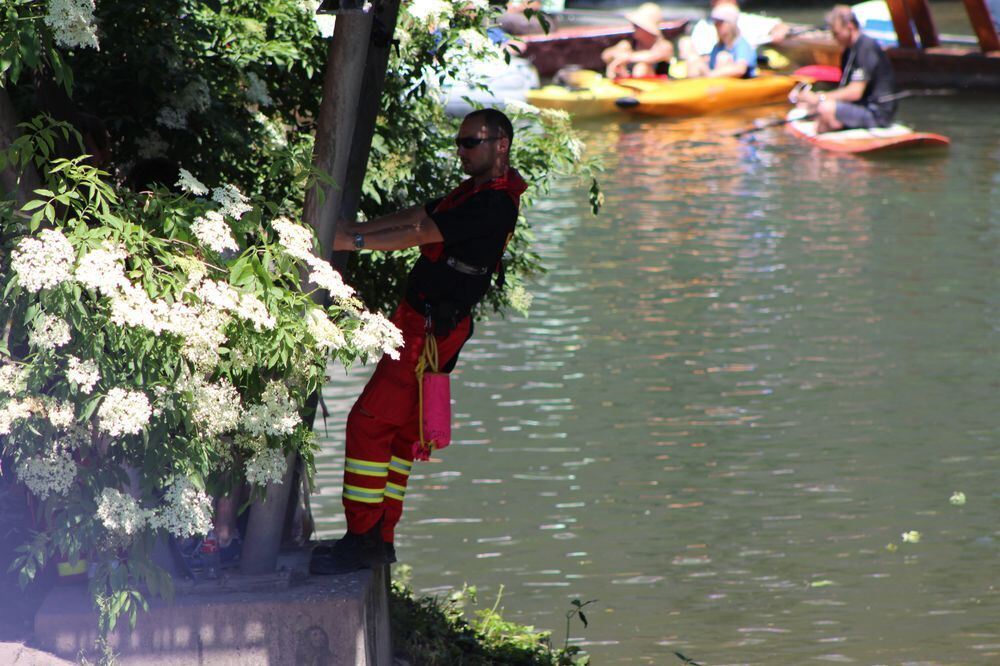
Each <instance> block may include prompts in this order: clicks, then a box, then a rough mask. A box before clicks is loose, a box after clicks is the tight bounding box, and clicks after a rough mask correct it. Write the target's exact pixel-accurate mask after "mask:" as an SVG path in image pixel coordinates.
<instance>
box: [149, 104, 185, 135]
mask: <svg viewBox="0 0 1000 666" xmlns="http://www.w3.org/2000/svg"><path fill="white" fill-rule="evenodd" d="M187 116H188V114H187V111H184V110H183V109H176V108H174V107H172V106H165V107H163V108H162V109H160V112H159V113H157V114H156V122H158V123H159V124H161V125H163V126H164V127H166V128H167V129H176V130H182V129H187Z"/></svg>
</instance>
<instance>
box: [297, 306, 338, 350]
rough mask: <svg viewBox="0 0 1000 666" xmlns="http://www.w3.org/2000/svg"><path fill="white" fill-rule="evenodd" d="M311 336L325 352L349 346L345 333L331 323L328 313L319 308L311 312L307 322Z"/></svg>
mask: <svg viewBox="0 0 1000 666" xmlns="http://www.w3.org/2000/svg"><path fill="white" fill-rule="evenodd" d="M306 325H307V327H308V329H309V335H311V336H312V338H313V340H315V341H316V346H317V347H318V348H319V349H321V350H322V351H324V352H331V351H334V350H337V349H340V348H341V347H343V346H344V345H346V344H347V340H346V339H345V338H344V332H343V331H341V330H340V327H339V326H337V325H336V324H335V323H333V322H332V321H330V318H329V317H328V316H326V313H325V312H323V311H322V310H321V309H319V308H314V309H312V310H310V311H309V317H308V322H307V324H306Z"/></svg>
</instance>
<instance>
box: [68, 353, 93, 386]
mask: <svg viewBox="0 0 1000 666" xmlns="http://www.w3.org/2000/svg"><path fill="white" fill-rule="evenodd" d="M66 379H68V380H69V383H70V384H72V385H73V386H75V387H76V389H77V390H78V391H80V393H83V394H85V395H89V394H90V392H91V391H93V390H94V386H95V385H96V384H97V382H99V381H101V372H100V370H99V369H98V367H97V363H96V362H95V361H92V360H91V359H89V358H88V359H85V360H82V361H81V360H80V359H78V358H77V357H76V356H70V357H69V369H67V370H66Z"/></svg>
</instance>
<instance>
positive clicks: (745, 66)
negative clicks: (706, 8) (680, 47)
mask: <svg viewBox="0 0 1000 666" xmlns="http://www.w3.org/2000/svg"><path fill="white" fill-rule="evenodd" d="M711 18H712V23H714V24H715V30H716V32H718V34H719V41H717V42H716V43H715V46H714V47H712V51H711V53H709V54H708V56H707V57H706V56H702V55H699V54H698V53H694V52H688V53H685V54H683V55H684V57H685V60H686V61H687V76H688V78H689V79H693V78H702V77H704V78H731V79H752V78H753V77H754V76H756V74H757V52H756V51H755V50H754V48H753V47H752V46H750V42H748V41H747V40H746V39H745V38H744V37H743V35H741V34H740V29H739V27H738V26H737V22H738V21H739V18H740V10H739V8H737V7H736V5H735V4H732V3H728V2H727V3H720V4H717V5H716V6H715V7H714V8H713V9H712V14H711Z"/></svg>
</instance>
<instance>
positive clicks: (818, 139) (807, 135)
mask: <svg viewBox="0 0 1000 666" xmlns="http://www.w3.org/2000/svg"><path fill="white" fill-rule="evenodd" d="M788 130H789V131H790V132H791V133H792V134H794V135H795V136H797V137H799V138H800V139H804V140H806V141H808V142H809V143H811V144H812V145H814V146H816V147H818V148H822V149H823V150H829V151H832V152H835V153H853V154H857V155H881V154H885V153H889V152H895V151H901V150H914V149H922V150H928V149H931V150H939V149H942V148H947V147H948V145H949V144H950V143H951V141H950V140H949V139H948V137H946V136H942V135H940V134H930V133H928V132H915V131H913V130H912V129H911V128H909V127H907V126H905V125H900V124H898V123H897V124H895V125H892V126H891V127H885V128H875V129H852V130H840V131H836V132H825V133H823V134H816V121H815V120H793V121H792V122H790V123H789V124H788Z"/></svg>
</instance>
